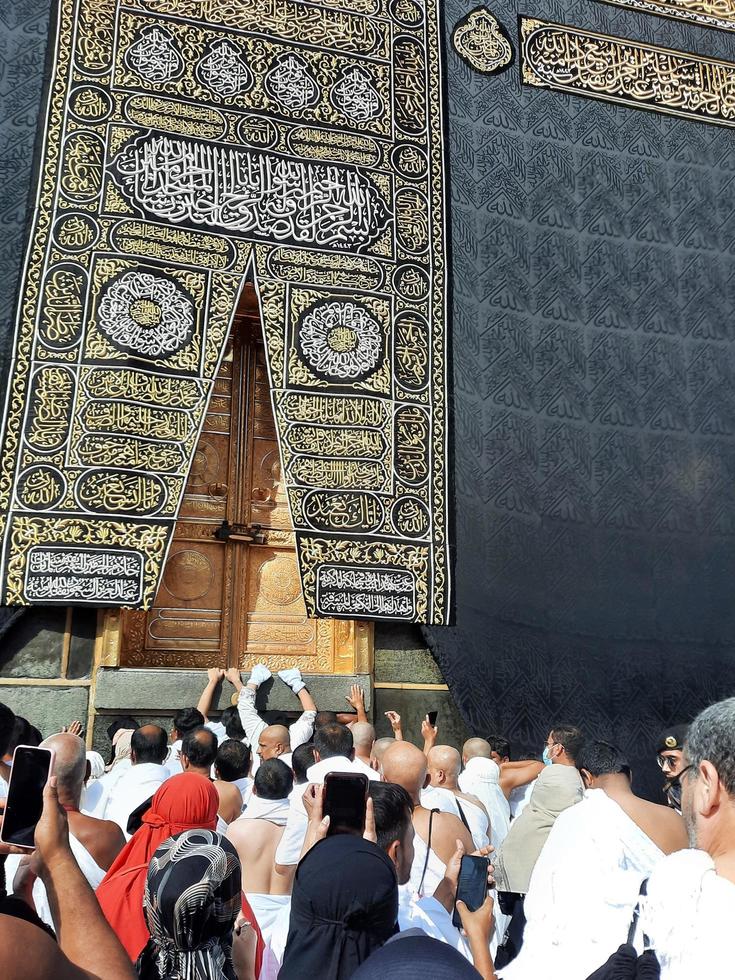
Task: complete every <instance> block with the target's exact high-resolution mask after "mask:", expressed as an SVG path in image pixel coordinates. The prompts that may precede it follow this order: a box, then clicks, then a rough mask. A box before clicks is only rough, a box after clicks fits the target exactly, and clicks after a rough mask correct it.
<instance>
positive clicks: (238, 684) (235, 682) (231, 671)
mask: <svg viewBox="0 0 735 980" xmlns="http://www.w3.org/2000/svg"><path fill="white" fill-rule="evenodd" d="M225 680H228V681H229V682H230V684H232V686H233V687H234V688H235V690H236V691H237V693H238V694H239V693H240V691H242V689H243V687H244V684H243V682H242V677H240V671H239V670H238V669H237V667H229V668H228V669H227V670H226V671H225Z"/></svg>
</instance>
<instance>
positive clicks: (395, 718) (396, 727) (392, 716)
mask: <svg viewBox="0 0 735 980" xmlns="http://www.w3.org/2000/svg"><path fill="white" fill-rule="evenodd" d="M385 717H386V718H387V719H388V721H389V722H390V727H391V728H392V729H393V735H394V736H395V737H396V738H398V737H399V736H401V738H402V737H403V729H402V727H401V716H400V715H399V714H398V712H397V711H386V712H385Z"/></svg>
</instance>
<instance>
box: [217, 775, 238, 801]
mask: <svg viewBox="0 0 735 980" xmlns="http://www.w3.org/2000/svg"><path fill="white" fill-rule="evenodd" d="M214 786H215V789H216V790H217V792H218V793H219V798H220V799H221V800H235V799H238V798H239V799H240V800H242V794H241V793H240V790H239V789H238V788H237V786H235V785H234V783H226V782H225V781H224V779H216V780H215V781H214Z"/></svg>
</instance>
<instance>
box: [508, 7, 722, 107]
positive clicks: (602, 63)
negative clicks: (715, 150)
mask: <svg viewBox="0 0 735 980" xmlns="http://www.w3.org/2000/svg"><path fill="white" fill-rule="evenodd" d="M521 39H522V44H523V81H524V83H525V84H526V85H538V86H540V87H542V88H553V89H559V90H561V91H565V92H571V93H573V94H578V95H586V96H589V97H591V98H595V99H603V100H605V101H608V102H617V103H620V104H621V105H627V106H633V107H637V108H641V109H652V110H654V111H656V112H663V113H667V114H669V115H675V116H684V117H686V118H688V119H698V120H699V121H701V122H709V123H715V124H716V125H720V126H735V95H734V94H733V93H735V64H732V63H729V62H724V61H715V60H714V59H711V58H700V57H698V56H696V55H691V54H687V53H686V52H683V51H671V50H669V49H668V48H658V47H654V46H652V45H648V44H638V43H636V42H634V41H627V40H625V39H624V38H617V37H609V36H607V35H602V34H593V33H591V32H590V31H583V30H579V29H578V28H576V27H566V26H564V25H561V24H549V23H545V22H544V21H540V20H531V19H528V18H525V17H524V18H522V19H521Z"/></svg>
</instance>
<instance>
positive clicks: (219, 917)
mask: <svg viewBox="0 0 735 980" xmlns="http://www.w3.org/2000/svg"><path fill="white" fill-rule="evenodd" d="M174 778H175V779H180V778H181V777H180V776H176V777H174ZM143 903H144V908H145V917H146V921H147V923H148V928H149V930H150V939H149V940H148V943H147V944H146V947H145V949H144V950H143V952H142V954H141V956H140V959H139V960H138V964H137V966H138V972H139V975H140V978H141V980H238V978H237V974H236V972H235V968H234V965H233V962H232V941H233V929H234V926H235V922H236V920H237V917H238V915H239V913H240V909H241V907H242V896H241V876H240V861H239V859H238V856H237V851H236V850H235V848H234V846H233V845H232V844H231V843H230V842H229V841H228V840H226V839H225V838H224V837H222V836H220V834H217V833H214V832H213V831H209V830H187V831H186V832H185V833H183V834H179V835H177V836H176V837H172V838H170V839H169V840H167V841H165V843H163V844H162V845H161V846H160V847H159V848H158V849H157V851H156V853H155V855H154V856H153V859H152V861H151V863H150V867H149V869H148V875H147V879H146V884H145V895H144V899H143Z"/></svg>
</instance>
